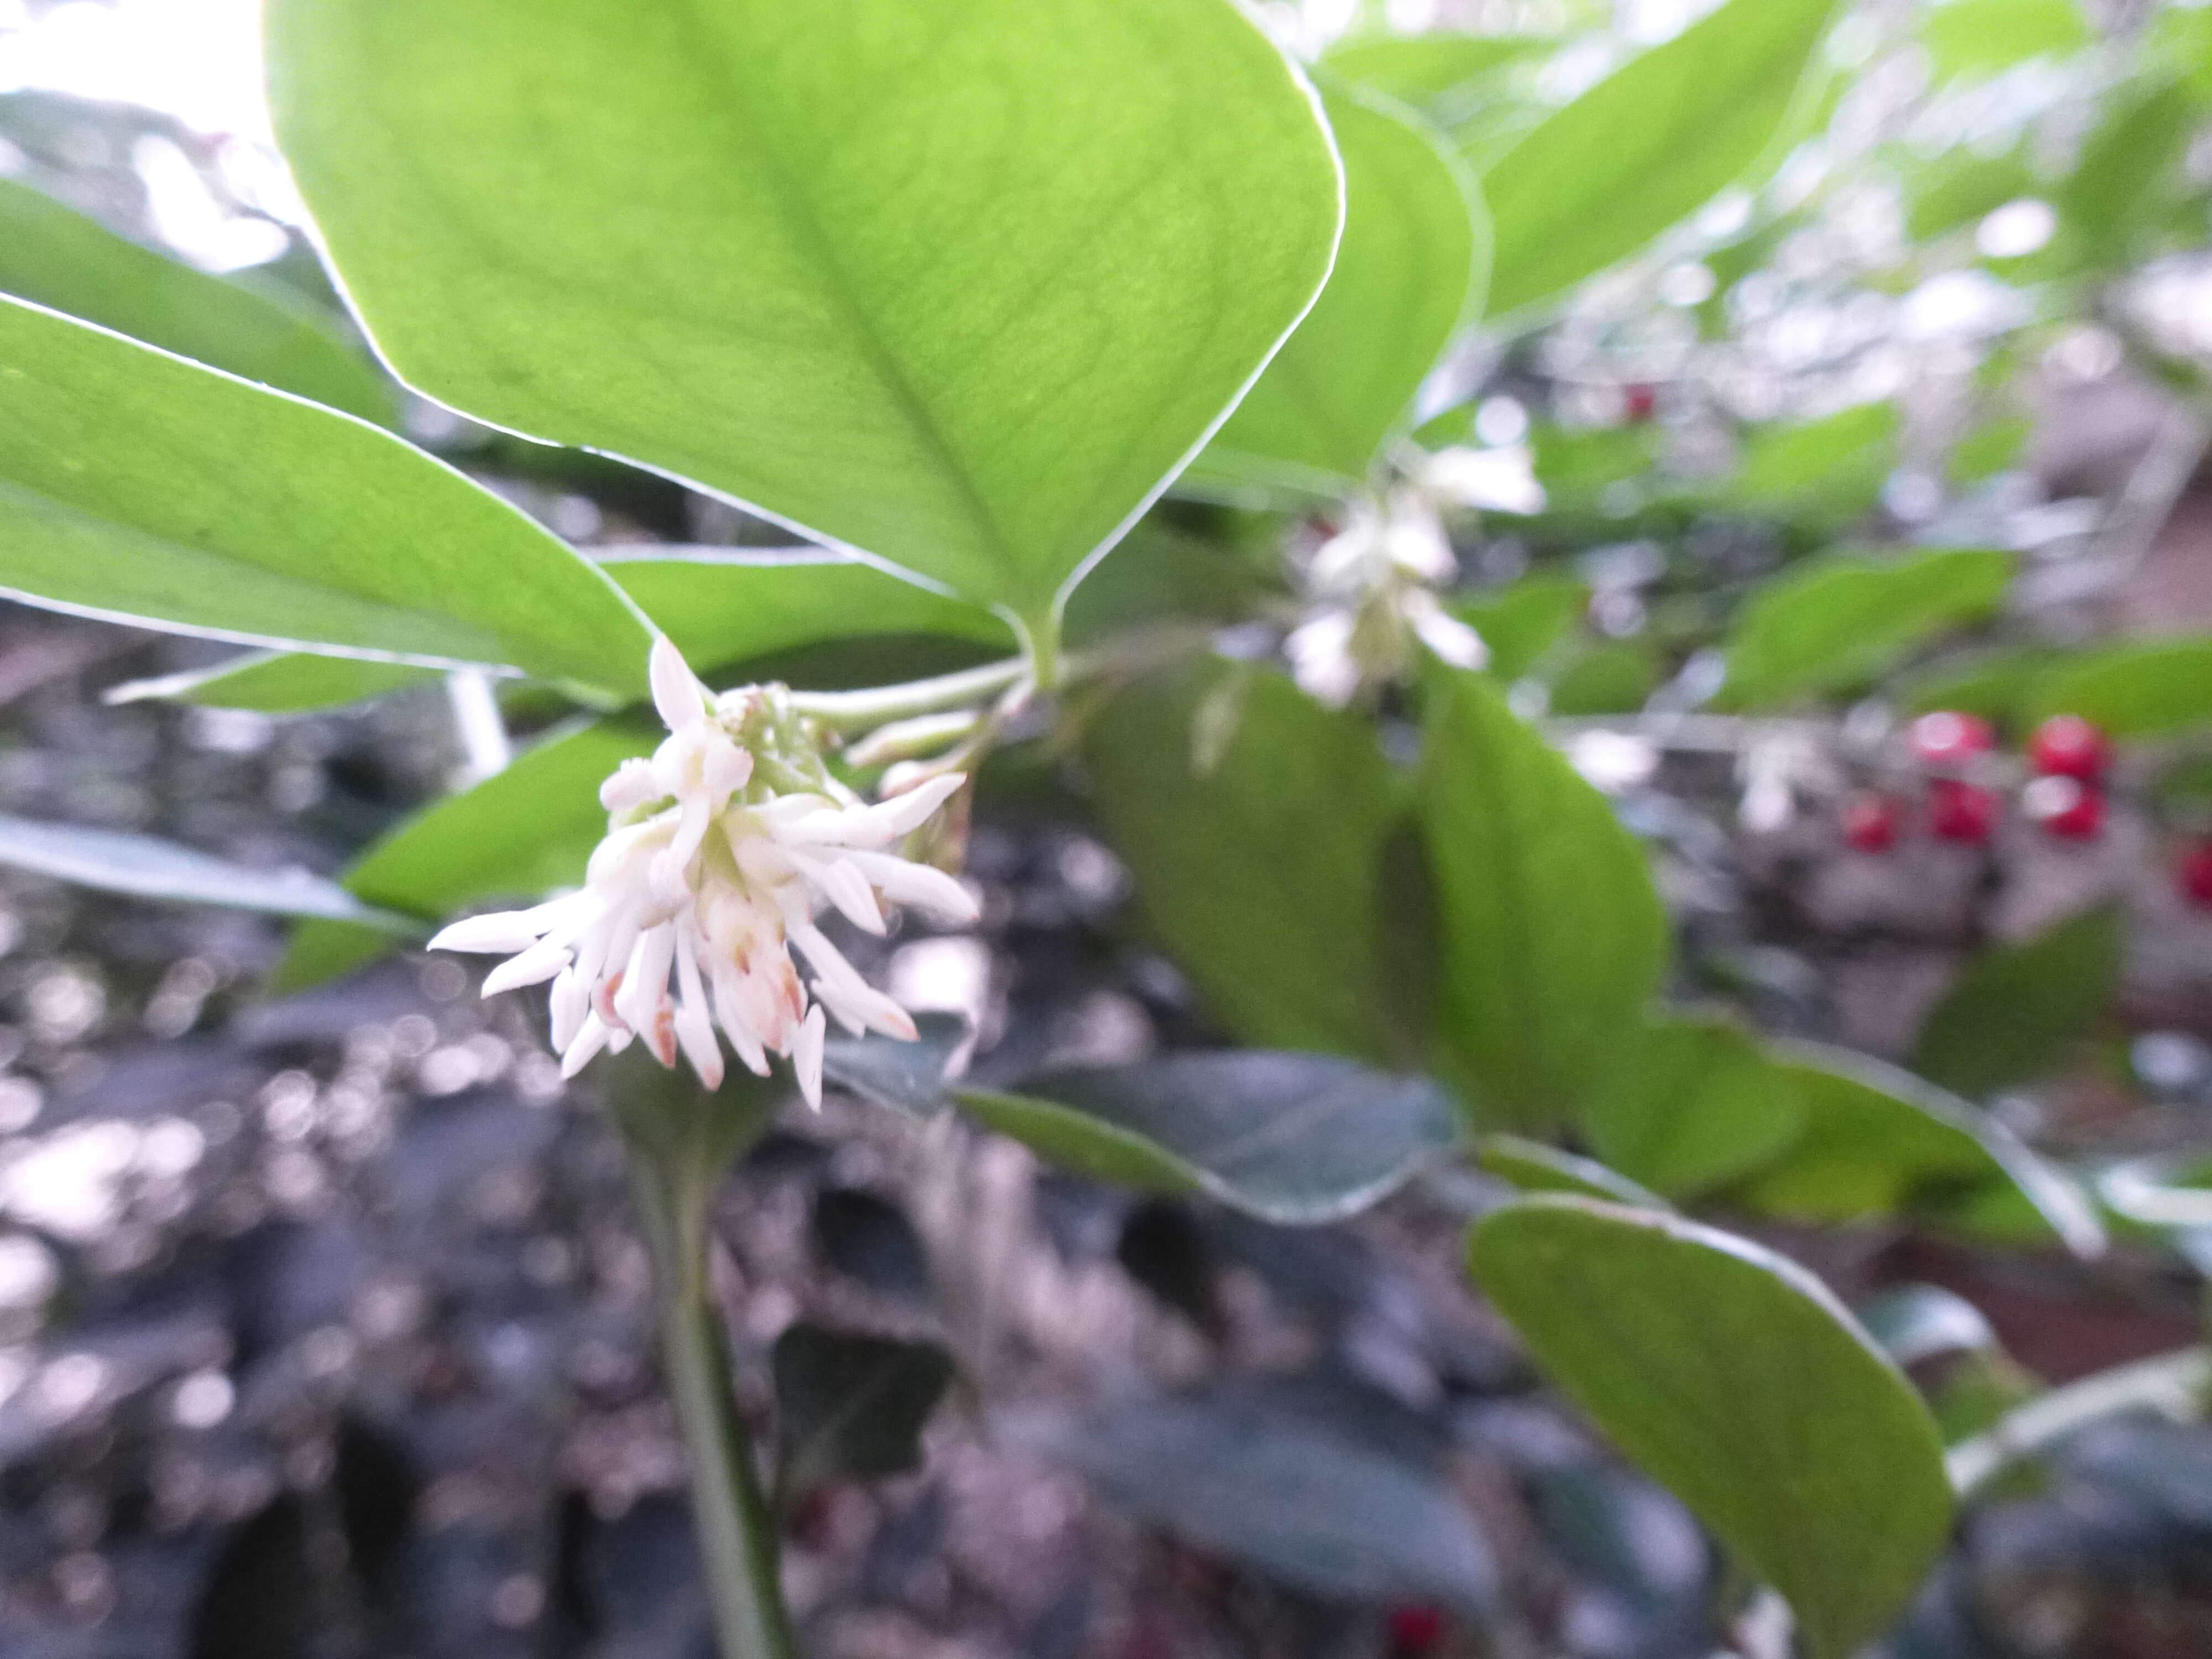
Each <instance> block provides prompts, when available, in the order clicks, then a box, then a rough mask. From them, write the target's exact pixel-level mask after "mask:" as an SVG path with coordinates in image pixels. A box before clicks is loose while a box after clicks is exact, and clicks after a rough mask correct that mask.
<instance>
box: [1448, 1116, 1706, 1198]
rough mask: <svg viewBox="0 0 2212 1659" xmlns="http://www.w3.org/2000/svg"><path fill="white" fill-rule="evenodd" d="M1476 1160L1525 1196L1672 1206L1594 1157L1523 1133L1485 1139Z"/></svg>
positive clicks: (1476, 1152) (1491, 1136) (1480, 1143)
mask: <svg viewBox="0 0 2212 1659" xmlns="http://www.w3.org/2000/svg"><path fill="white" fill-rule="evenodd" d="M1475 1162H1476V1163H1477V1164H1480V1165H1481V1166H1482V1168H1483V1169H1484V1170H1487V1171H1488V1172H1489V1173H1490V1174H1492V1175H1494V1176H1497V1177H1498V1179H1499V1180H1501V1181H1510V1182H1512V1183H1513V1185H1515V1186H1516V1187H1518V1188H1520V1189H1521V1190H1522V1192H1524V1193H1579V1194H1582V1195H1583V1197H1584V1198H1603V1199H1609V1200H1612V1201H1613V1203H1615V1204H1626V1205H1628V1206H1631V1207H1632V1208H1635V1209H1644V1210H1663V1209H1666V1208H1667V1207H1668V1204H1667V1200H1665V1199H1663V1198H1662V1197H1660V1196H1659V1194H1656V1193H1655V1192H1652V1191H1650V1190H1649V1189H1648V1188H1644V1187H1640V1186H1638V1184H1637V1183H1636V1182H1633V1181H1631V1180H1630V1179H1629V1178H1628V1177H1627V1176H1624V1175H1621V1174H1620V1173H1618V1172H1617V1171H1615V1170H1609V1169H1607V1167H1606V1166H1605V1165H1604V1164H1601V1163H1599V1162H1598V1161H1597V1160H1596V1159H1595V1158H1578V1157H1577V1156H1576V1155H1575V1154H1574V1153H1572V1152H1562V1151H1560V1149H1559V1148H1558V1147H1557V1146H1553V1145H1551V1144H1550V1143H1549V1142H1547V1141H1542V1140H1530V1139H1528V1138H1527V1137H1526V1136H1523V1135H1485V1136H1483V1137H1482V1139H1481V1140H1480V1142H1479V1143H1477V1146H1476V1148H1475Z"/></svg>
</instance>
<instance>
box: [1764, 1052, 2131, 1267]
mask: <svg viewBox="0 0 2212 1659" xmlns="http://www.w3.org/2000/svg"><path fill="white" fill-rule="evenodd" d="M1777 1064H1778V1066H1779V1067H1780V1069H1781V1070H1782V1072H1783V1073H1784V1077H1785V1079H1786V1082H1787V1084H1788V1086H1789V1087H1790V1091H1792V1092H1793V1093H1794V1094H1795V1095H1796V1097H1797V1099H1798V1100H1799V1101H1800V1102H1801V1103H1802V1105H1803V1108H1804V1111H1805V1127H1804V1132H1803V1133H1802V1134H1801V1135H1799V1136H1798V1138H1797V1139H1796V1141H1794V1142H1793V1143H1792V1144H1791V1145H1790V1148H1789V1151H1788V1152H1786V1153H1785V1154H1784V1157H1783V1158H1781V1160H1780V1161H1779V1162H1778V1163H1777V1164H1774V1165H1772V1166H1771V1167H1770V1168H1768V1169H1765V1170H1761V1171H1760V1172H1759V1174H1758V1175H1756V1176H1753V1178H1752V1179H1750V1180H1749V1181H1747V1182H1744V1183H1743V1184H1741V1186H1739V1187H1737V1188H1735V1189H1734V1196H1735V1198H1736V1199H1737V1200H1739V1201H1741V1203H1743V1204H1744V1205H1746V1206H1747V1207H1749V1208H1751V1209H1753V1210H1758V1211H1762V1212H1765V1213H1768V1214H1771V1215H1778V1216H1785V1217H1788V1218H1791V1219H1794V1220H1801V1221H1814V1222H1820V1223H1825V1224H1833V1223H1841V1222H1848V1221H1863V1220H1866V1219H1869V1218H1875V1217H1882V1216H1899V1215H1920V1216H1925V1217H1928V1218H1932V1219H1936V1220H1938V1221H1951V1222H1964V1221H1968V1220H1972V1219H1974V1218H1977V1217H1983V1218H1990V1220H1992V1221H1993V1222H1996V1223H2000V1224H2002V1225H2003V1226H2004V1227H2005V1229H2006V1230H2007V1231H2014V1230H2015V1229H2016V1228H2017V1227H2018V1226H2019V1225H2020V1224H2021V1223H2023V1222H2024V1223H2025V1227H2026V1231H2028V1232H2030V1233H2031V1234H2033V1235H2039V1236H2042V1237H2050V1236H2052V1235H2055V1236H2056V1237H2057V1238H2058V1239H2059V1240H2060V1241H2062V1242H2063V1243H2065V1244H2066V1245H2067V1246H2068V1247H2069V1249H2074V1250H2075V1251H2077V1252H2079V1253H2081V1254H2083V1255H2091V1254H2094V1253H2095V1252H2096V1251H2097V1250H2098V1249H2100V1248H2101V1247H2102V1244H2103V1232H2102V1229H2101V1228H2100V1225H2098V1222H2097V1218H2096V1216H2095V1214H2094V1212H2093V1211H2091V1210H2090V1209H2089V1207H2088V1206H2087V1202H2086V1201H2085V1200H2083V1198H2082V1196H2081V1193H2080V1191H2079V1190H2078V1189H2077V1188H2075V1186H2074V1185H2073V1183H2072V1182H2069V1180H2067V1179H2066V1177H2065V1176H2062V1175H2060V1174H2059V1173H2058V1172H2057V1170H2053V1169H2051V1167H2050V1166H2049V1165H2048V1164H2045V1163H2044V1162H2043V1161H2042V1160H2041V1159H2039V1158H2037V1157H2036V1156H2035V1154H2034V1153H2033V1152H2030V1151H2029V1150H2028V1149H2027V1147H2025V1146H2022V1145H2021V1143H2020V1142H2019V1141H2018V1140H2016V1139H2014V1138H2013V1136H2012V1135H2010V1134H2009V1133H2007V1132H2006V1131H2005V1130H2004V1129H2003V1128H2002V1127H2001V1126H2000V1125H1998V1124H1997V1123H1996V1122H1995V1121H1992V1120H1991V1119H1990V1117H1989V1115H1987V1114H1986V1113H1984V1112H1981V1111H1979V1110H1978V1109H1975V1108H1974V1107H1972V1106H1971V1105H1969V1104H1968V1103H1966V1102H1965V1101H1963V1100H1960V1098H1959V1097H1957V1096H1956V1095H1953V1094H1950V1093H1948V1092H1947V1091H1944V1090H1942V1089H1939V1088H1937V1087H1936V1085H1934V1084H1932V1083H1929V1082H1928V1081H1927V1080H1925V1079H1922V1078H1918V1077H1915V1076H1914V1075H1913V1074H1912V1073H1910V1072H1906V1071H1904V1070H1901V1069H1900V1068H1899V1067H1897V1066H1890V1065H1887V1064H1885V1063H1883V1062H1882V1061H1881V1060H1873V1059H1869V1057H1868V1056H1866V1055H1864V1054H1852V1053H1850V1052H1848V1051H1846V1050H1844V1049H1840V1048H1825V1047H1822V1046H1820V1045H1817V1044H1814V1043H1793V1044H1790V1045H1789V1046H1788V1047H1787V1048H1786V1049H1785V1050H1784V1052H1783V1053H1782V1054H1780V1055H1778V1057H1777Z"/></svg>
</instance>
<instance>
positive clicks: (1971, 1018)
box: [1912, 907, 2122, 1095]
mask: <svg viewBox="0 0 2212 1659" xmlns="http://www.w3.org/2000/svg"><path fill="white" fill-rule="evenodd" d="M2121 944H2122V939H2121V930H2120V916H2119V913H2118V911H2117V910H2114V909H2112V908H2109V907H2106V908H2097V909H2093V910H2085V911H2083V912H2082V913H2081V915H2077V916H2070V917H2069V918H2068V919H2067V920H2065V921H2062V922H2060V923H2058V924H2057V926H2056V927H2051V928H2048V929H2046V930H2045V932H2043V933H2040V934H2039V935H2038V936H2037V937H2035V938H2034V939H2028V940H2026V941H2025V942H2023V943H2021V944H2019V945H1998V946H1996V947H1994V948H1993V949H1990V950H1988V951H1983V952H1982V953H1981V954H1980V955H1979V956H1978V957H1975V958H1974V959H1973V960H1972V961H1971V962H1970V963H1967V964H1966V971H1965V972H1964V973H1962V974H1961V975H1960V976H1959V980H1958V982H1957V983H1956V984H1954V986H1952V987H1951V988H1950V990H1949V991H1948V993H1946V994H1945V995H1944V998H1943V1000H1942V1001H1941V1002H1939V1003H1937V1004H1936V1006H1935V1008H1934V1009H1933V1010H1932V1011H1931V1012H1929V1016H1928V1019H1927V1023H1926V1024H1923V1026H1922V1027H1921V1028H1920V1041H1919V1044H1918V1046H1917V1048H1915V1049H1914V1051H1913V1055H1912V1064H1913V1068H1914V1069H1915V1070H1916V1071H1917V1072H1919V1073H1922V1074H1923V1075H1924V1076H1926V1077H1928V1078H1929V1079H1931V1080H1933V1081H1934V1082H1936V1083H1939V1084H1941V1085H1942V1086H1943V1087H1945V1088H1947V1089H1955V1090H1957V1091H1959V1092H1960V1094H1962V1095H1987V1094H1990V1093H1992V1092H1994V1091H1996V1090H1998V1089H2002V1088H2005V1087H2007V1086H2008V1085H2012V1084H2016V1083H2029V1082H2033V1080H2034V1079H2037V1078H2039V1077H2040V1076H2042V1075H2043V1074H2044V1073H2046V1072H2047V1071H2049V1070H2050V1069H2051V1066H2054V1065H2056V1064H2057V1062H2058V1061H2059V1060H2061V1059H2062V1058H2063V1056H2064V1054H2065V1053H2066V1051H2067V1050H2068V1049H2069V1048H2071V1047H2072V1046H2073V1045H2074V1044H2075V1042H2078V1041H2079V1040H2080V1039H2081V1038H2082V1037H2083V1036H2087V1034H2088V1033H2089V1031H2090V1030H2091V1029H2092V1028H2093V1027H2094V1025H2095V1024H2096V1023H2097V1020H2098V1018H2099V1017H2100V1016H2101V1015H2102V1014H2103V1013H2104V1012H2105V1009H2106V1005H2107V1004H2109V1003H2110V1002H2111V1000H2112V992H2113V990H2114V988H2115V986H2116V983H2117V981H2118V978H2119V972H2120V949H2121Z"/></svg>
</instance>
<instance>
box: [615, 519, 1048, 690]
mask: <svg viewBox="0 0 2212 1659" xmlns="http://www.w3.org/2000/svg"><path fill="white" fill-rule="evenodd" d="M599 565H600V568H602V569H603V570H605V572H606V573H607V574H609V575H610V576H611V577H613V578H614V579H615V580H616V581H617V582H618V583H619V584H621V586H622V588H623V592H626V593H628V594H629V596H630V598H632V599H635V600H636V601H637V603H638V606H639V608H640V609H641V610H642V611H644V612H645V614H646V615H647V616H648V617H652V618H653V624H654V626H656V627H658V628H659V629H660V630H661V631H662V632H663V633H665V634H666V635H668V637H669V638H670V639H671V640H673V641H675V642H676V644H677V647H678V648H679V649H680V650H681V651H682V652H683V653H684V656H685V657H686V658H688V659H690V663H691V665H692V666H693V667H694V668H695V669H696V670H698V671H700V672H701V673H702V674H708V673H711V672H712V671H714V670H715V669H717V668H723V667H727V666H729V665H732V664H735V663H739V662H743V661H744V660H745V659H748V658H751V657H763V656H766V655H768V654H769V653H771V652H777V651H789V650H792V649H793V648H795V647H799V646H803V645H814V644H817V643H819V642H820V641H824V640H838V639H857V638H864V637H866V636H867V635H880V634H945V635H951V636H953V637H955V638H958V639H966V640H973V641H976V642H977V643H978V644H981V645H987V646H994V647H998V648H999V649H1000V650H1001V651H1011V650H1012V649H1013V648H1014V646H1015V639H1014V635H1013V634H1012V631H1011V630H1009V629H1008V628H1007V627H1006V623H1005V622H1004V621H1003V620H1001V619H1000V618H999V617H994V616H993V615H992V614H991V613H990V612H989V611H987V610H984V609H983V608H982V607H981V606H980V605H970V604H969V603H968V602H967V601H966V600H964V599H952V598H951V597H950V596H948V595H946V594H943V593H937V592H931V591H930V590H929V589H928V588H926V587H920V586H915V584H914V583H913V582H910V581H908V580H906V579H905V578H903V577H901V576H894V575H890V574H887V573H886V572H884V571H882V570H878V569H877V568H875V567H874V566H872V565H867V564H862V563H860V562H859V561H857V560H854V559H848V558H846V557H844V556H842V555H839V554H835V553H828V552H824V551H823V550H820V549H817V548H797V549H777V550H773V551H758V552H755V551H746V550H738V549H734V548H732V549H726V550H723V549H708V548H698V549H693V550H688V551H684V552H680V553H674V554H671V553H669V552H665V551H655V552H653V553H649V554H635V555H632V554H622V555H617V556H606V557H603V558H602V559H601V560H600V561H599Z"/></svg>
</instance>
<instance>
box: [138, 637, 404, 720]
mask: <svg viewBox="0 0 2212 1659" xmlns="http://www.w3.org/2000/svg"><path fill="white" fill-rule="evenodd" d="M436 678H438V671H437V670H436V669H435V668H420V667H416V665H413V664H411V663H404V662H372V661H370V660H369V659H367V658H365V657H318V656H313V655H311V654H309V653H307V652H304V651H256V652H253V653H251V654H249V655H247V656H243V657H234V658H232V659H230V660H229V661H228V662H221V663H217V664H216V665H215V666H214V667H212V668H190V669H186V670H185V671H184V672H182V673H179V674H164V675H162V676H161V678H158V679H147V680H130V681H127V682H125V684H121V685H118V686H116V687H115V688H114V689H113V690H110V691H109V692H108V693H107V697H106V700H107V701H108V702H139V701H140V700H142V699H143V698H147V697H162V698H167V699H168V700H169V701H171V702H189V703H194V704H197V705H198V706H199V707H201V708H250V709H252V710H254V711H255V712H256V713H258V714H307V713H309V712H311V711H313V710H315V709H320V708H343V707H344V706H345V705H346V704H348V703H354V702H365V701H367V700H368V698H370V697H380V696H383V695H384V694H385V693H386V692H387V691H401V690H406V689H407V688H408V687H409V686H413V685H426V684H429V683H430V682H431V681H433V680H435V679H436Z"/></svg>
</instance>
